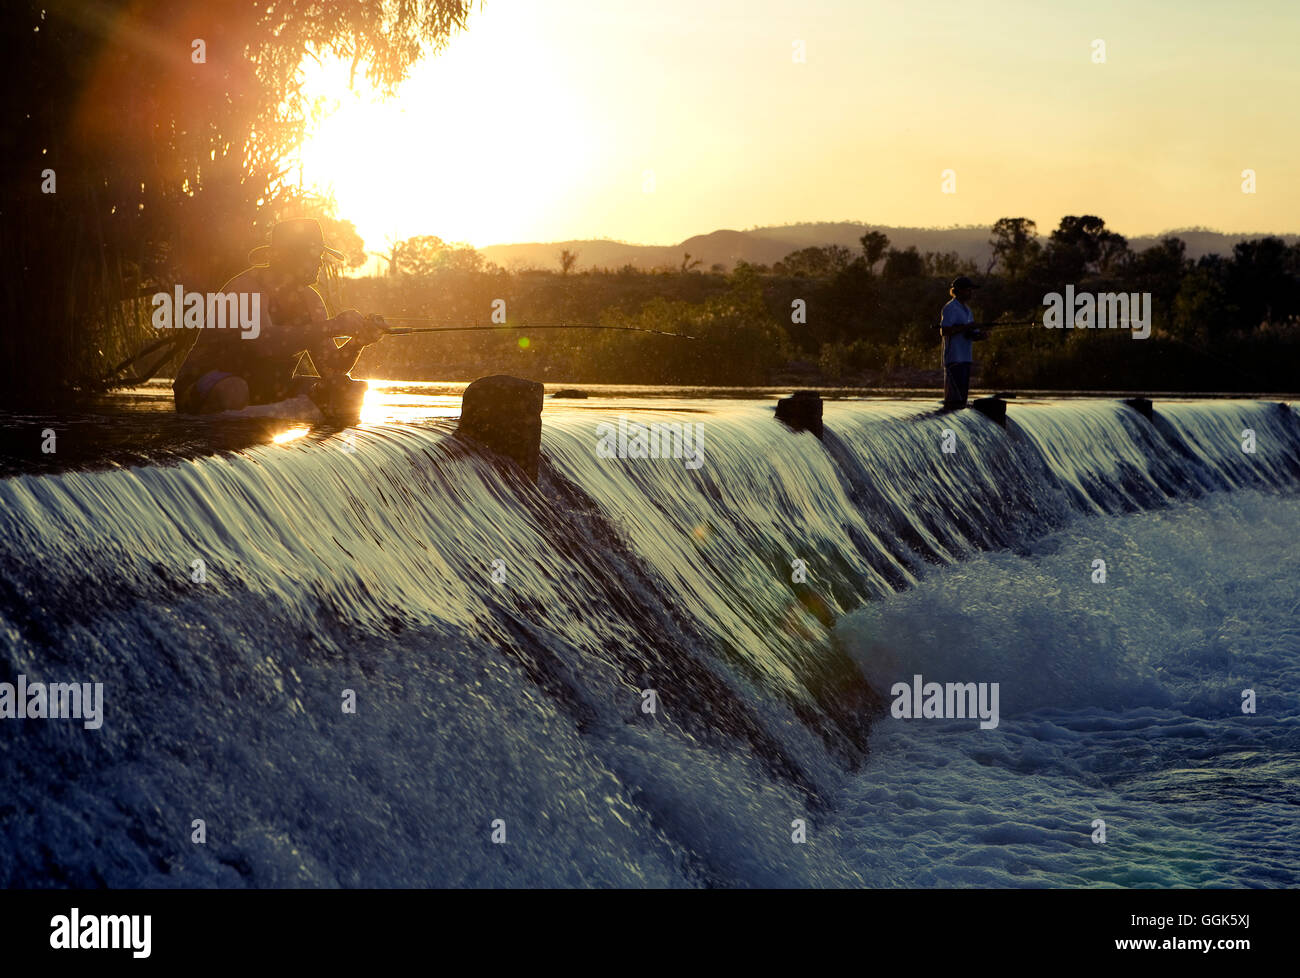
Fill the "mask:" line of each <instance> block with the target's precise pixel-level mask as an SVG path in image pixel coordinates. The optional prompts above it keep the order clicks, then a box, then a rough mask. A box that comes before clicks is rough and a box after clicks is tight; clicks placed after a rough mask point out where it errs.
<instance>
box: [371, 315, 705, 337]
mask: <svg viewBox="0 0 1300 978" xmlns="http://www.w3.org/2000/svg"><path fill="white" fill-rule="evenodd" d="M373 321H374V323H375V324H376V325H378V326H380V327H381V328H382V329H383V330H384V332H385V333H386V334H388V335H389V336H408V335H410V334H411V333H472V332H478V331H480V330H496V329H612V330H621V331H624V332H629V333H654V334H655V335H656V336H672V337H674V338H675V339H679V340H697V339H699V337H698V336H691V335H690V334H689V333H668V332H665V331H664V330H662V329H647V328H646V327H644V326H605V325H602V324H600V323H518V324H510V323H493V324H491V325H481V324H477V323H475V324H471V325H463V324H460V323H450V324H448V325H445V326H389V325H388V320H387V318H386V317H379V316H376V317H375V318H374V320H373ZM392 321H393V322H395V323H436V322H440V320H436V319H422V318H420V317H418V316H394V317H393V320H392Z"/></svg>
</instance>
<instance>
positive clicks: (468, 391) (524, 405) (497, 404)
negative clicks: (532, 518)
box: [456, 374, 545, 482]
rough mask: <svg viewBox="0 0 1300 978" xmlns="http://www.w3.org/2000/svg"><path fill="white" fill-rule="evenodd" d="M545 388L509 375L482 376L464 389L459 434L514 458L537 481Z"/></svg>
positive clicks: (529, 476) (534, 382) (531, 381)
mask: <svg viewBox="0 0 1300 978" xmlns="http://www.w3.org/2000/svg"><path fill="white" fill-rule="evenodd" d="M544 393H545V388H544V387H543V386H542V385H541V384H539V383H537V382H536V381H533V380H522V379H521V378H519V377H510V376H507V375H506V374H494V375H493V376H491V377H480V378H479V379H478V380H476V381H474V383H472V384H470V385H469V386H468V387H466V388H465V393H464V395H462V397H461V402H460V426H459V427H458V428H457V429H456V433H457V434H458V435H461V436H463V437H465V438H470V439H472V440H474V441H476V442H478V443H479V444H480V445H483V446H485V447H487V448H490V449H492V450H493V451H494V452H497V453H499V454H501V455H504V456H506V457H507V458H510V459H513V460H514V461H515V462H517V463H518V464H519V467H520V468H522V469H523V470H524V472H526V473H527V475H528V478H529V479H530V480H531V481H533V482H536V481H537V466H538V462H539V459H540V457H541V448H542V399H543V394H544Z"/></svg>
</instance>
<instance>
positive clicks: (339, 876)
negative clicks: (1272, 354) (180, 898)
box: [0, 399, 1300, 886]
mask: <svg viewBox="0 0 1300 978" xmlns="http://www.w3.org/2000/svg"><path fill="white" fill-rule="evenodd" d="M620 413H623V414H626V415H627V416H628V417H629V418H632V419H634V420H636V421H639V422H651V421H673V422H677V423H694V424H698V425H700V428H699V429H698V430H699V431H700V438H701V440H700V443H699V447H700V450H701V453H702V459H703V464H702V465H700V466H699V467H698V468H692V467H690V466H687V465H686V464H684V462H683V460H682V459H680V458H678V459H672V458H659V459H637V458H625V459H619V458H602V457H599V455H598V453H597V451H596V446H597V444H598V442H599V437H600V436H599V433H598V430H597V426H598V425H600V424H601V423H602V422H604V423H608V422H610V421H611V420H613V419H615V418H616V417H617V416H618V415H619V414H620ZM544 417H545V427H544V431H543V449H542V452H543V458H544V462H543V470H542V475H541V479H540V482H539V485H538V486H536V487H534V486H531V485H529V484H527V483H526V482H524V481H523V480H522V479H519V478H518V477H516V476H515V475H514V474H512V473H510V472H508V471H506V470H503V469H501V468H499V467H497V466H496V465H495V464H493V463H492V462H491V461H489V460H487V459H485V458H483V457H480V456H479V455H477V454H475V453H474V452H473V451H471V450H469V449H467V448H466V447H465V446H464V445H462V444H461V443H460V442H459V441H458V440H456V439H454V438H452V437H450V428H448V427H446V426H443V425H438V424H424V425H414V424H396V425H384V426H374V427H362V428H361V429H359V430H357V431H355V433H354V435H353V437H352V438H351V439H348V440H345V439H344V438H343V437H342V436H341V435H338V434H335V435H331V436H325V437H319V436H314V435H313V436H307V437H303V438H299V439H297V440H295V441H289V442H286V443H284V444H278V445H263V446H260V447H256V448H252V449H248V450H244V451H239V452H231V453H226V454H221V455H215V456H206V457H197V458H190V459H187V460H181V461H174V462H169V463H168V464H156V465H145V466H136V467H131V468H116V469H112V470H107V471H65V472H62V473H58V474H47V475H39V476H37V475H22V476H15V477H12V478H8V479H5V480H3V481H0V567H3V580H0V643H2V646H3V656H2V657H0V682H7V683H15V682H16V677H18V676H19V675H20V674H21V675H23V676H25V677H26V681H27V682H38V681H39V682H47V683H53V682H64V681H68V682H74V681H75V682H84V683H103V691H104V692H103V697H104V716H103V724H102V726H101V727H99V728H98V729H94V730H88V729H85V728H84V727H83V725H82V724H81V723H80V722H75V721H72V720H35V719H32V720H26V721H21V722H19V721H6V722H0V763H3V768H4V772H5V773H4V783H5V790H4V795H3V800H0V840H2V841H3V845H2V846H0V885H7V886H38V885H74V886H87V885H88V886H95V885H110V886H130V885H145V886H176V885H179V886H205V885H215V886H240V885H252V886H280V885H309V886H332V885H343V886H426V885H452V886H459V885H701V884H705V885H860V884H863V883H866V884H889V883H895V882H910V881H911V879H910V878H909V877H908V876H907V873H908V872H909V871H910V870H908V869H907V867H906V866H905V865H904V862H905V861H904V862H899V861H892V862H891V861H890V859H889V858H887V857H886V855H885V854H884V853H883V852H872V851H869V849H870V846H868V845H866V843H865V841H864V840H867V839H874V840H875V841H877V842H879V843H880V845H882V846H885V845H887V844H894V843H897V840H892V842H891V840H890V839H889V838H888V836H889V833H888V832H887V831H884V830H880V831H877V832H876V833H875V835H873V834H872V833H864V832H863V831H862V830H861V827H860V826H859V825H858V824H857V820H858V819H866V820H867V821H871V820H872V819H873V818H874V816H872V815H871V814H870V807H871V798H872V797H873V796H872V794H871V791H872V790H873V789H872V787H871V786H872V785H873V783H877V782H873V778H875V777H876V775H877V770H878V768H879V766H880V764H881V763H882V762H883V761H882V756H881V752H882V748H881V746H880V744H879V743H877V739H878V735H877V731H878V730H879V729H880V728H881V725H882V723H884V724H886V725H887V724H888V721H887V720H882V719H881V718H882V717H885V716H887V714H886V712H885V711H886V710H887V707H888V688H887V687H888V683H887V682H883V680H884V679H885V678H888V677H886V676H885V675H884V673H885V672H888V668H893V666H894V665H898V666H900V667H902V666H906V667H907V668H911V666H913V665H916V664H918V663H920V662H922V661H923V660H925V656H926V655H930V656H931V658H930V660H928V661H931V662H935V663H940V662H944V661H948V660H944V659H943V657H942V656H940V655H939V653H938V652H936V651H935V649H942V648H944V647H945V646H944V643H943V642H942V641H938V640H935V639H934V638H933V636H931V637H929V638H927V637H926V635H925V634H923V633H925V631H926V628H927V627H929V628H930V629H931V630H933V629H934V628H935V627H936V626H937V624H938V623H939V622H940V621H941V620H942V621H948V622H950V623H951V622H953V621H957V620H958V619H959V618H960V615H961V614H962V613H968V612H969V611H970V609H969V608H966V606H965V605H963V604H962V601H961V600H960V599H959V598H958V597H954V596H950V597H949V600H948V601H947V603H944V602H943V601H942V600H940V599H939V598H935V599H934V600H935V601H936V602H937V604H935V605H931V606H927V607H926V608H923V607H922V606H921V605H919V604H917V603H916V602H918V601H919V600H920V599H919V598H918V597H917V596H918V595H921V594H930V593H931V592H930V591H927V589H931V588H935V587H939V588H941V587H942V581H943V580H944V578H943V575H944V574H946V573H953V572H959V571H961V570H962V569H964V568H965V567H967V566H975V565H976V564H978V563H979V561H981V560H989V559H993V558H992V557H990V556H988V552H990V551H991V552H993V556H994V557H996V556H998V555H1000V556H1001V558H1003V559H1005V560H1023V559H1029V558H1031V557H1032V555H1033V553H1034V551H1033V549H1032V548H1033V547H1035V546H1038V545H1040V541H1042V540H1058V541H1059V540H1060V539H1068V536H1069V532H1070V528H1072V527H1088V526H1092V525H1093V524H1094V523H1095V522H1097V521H1100V525H1103V526H1107V527H1112V526H1115V525H1118V524H1120V523H1122V522H1123V520H1122V519H1120V518H1119V514H1124V513H1132V512H1136V511H1139V510H1150V509H1157V508H1163V507H1166V506H1167V505H1168V504H1170V503H1174V502H1178V501H1187V500H1198V499H1202V498H1205V497H1207V494H1212V495H1211V496H1210V497H1209V498H1213V499H1219V498H1221V497H1220V494H1221V493H1223V494H1226V493H1227V491H1229V490H1239V491H1243V492H1242V493H1241V498H1242V499H1245V498H1247V496H1249V497H1251V498H1253V497H1254V496H1255V495H1259V494H1263V497H1261V498H1275V501H1276V502H1277V504H1278V505H1282V504H1283V503H1290V502H1291V500H1290V499H1289V498H1288V496H1289V494H1294V493H1295V491H1296V489H1297V487H1300V457H1298V455H1300V453H1298V449H1300V423H1298V422H1297V419H1296V416H1295V414H1294V413H1293V412H1292V411H1291V410H1289V409H1287V408H1285V407H1282V406H1279V405H1277V404H1272V403H1262V402H1213V403H1186V404H1182V403H1174V404H1160V405H1158V413H1157V415H1156V419H1155V421H1154V422H1149V421H1147V420H1146V419H1145V418H1143V417H1141V416H1140V415H1138V414H1137V413H1136V412H1134V411H1132V410H1130V409H1128V408H1126V407H1124V406H1123V405H1121V404H1119V403H1117V402H1075V401H1063V402H1054V403H1024V404H1019V403H1018V404H1015V405H1013V407H1012V410H1011V415H1010V421H1009V424H1008V427H1007V429H1006V430H1002V429H1000V428H998V427H997V426H995V425H994V424H992V423H991V422H989V421H988V420H987V419H985V418H983V417H981V416H979V415H977V414H975V413H974V412H969V411H968V412H961V413H958V414H951V415H934V414H932V413H927V412H923V411H922V410H920V409H919V408H918V407H917V406H916V405H915V404H907V403H897V402H895V403H884V402H870V401H852V402H847V401H846V402H832V403H828V404H827V406H826V414H825V421H826V429H827V432H826V438H825V441H824V442H819V441H818V440H817V439H815V438H813V437H812V436H811V435H808V434H799V435H796V434H793V433H791V432H790V431H788V430H787V429H785V428H784V427H783V426H782V425H780V424H779V423H777V422H776V421H774V420H773V418H772V410H771V407H770V405H769V404H760V403H756V402H746V401H699V400H692V401H659V402H654V401H643V402H628V403H626V404H618V405H615V406H611V405H610V404H608V403H602V402H601V400H599V399H595V400H592V401H590V402H586V403H584V404H583V405H581V406H574V407H568V406H559V405H555V404H553V403H550V404H548V407H547V411H546V414H545V415H544ZM1245 429H1250V430H1251V431H1252V432H1253V433H1254V439H1255V445H1254V448H1255V451H1254V452H1247V451H1243V447H1242V444H1243V431H1244V430H1245ZM945 447H947V448H950V449H952V450H951V451H945ZM1236 496H1237V494H1236V493H1234V494H1233V495H1232V496H1231V497H1229V498H1236ZM1178 504H1179V505H1185V503H1184V502H1178ZM1175 509H1176V507H1175ZM1291 512H1294V510H1292V511H1291ZM1138 518H1145V517H1138ZM1007 551H1010V553H1008V552H1007ZM981 553H984V554H985V556H983V557H981V556H978V555H979V554H981ZM1017 555H1019V556H1017ZM1080 559H1081V558H1080ZM800 566H802V567H804V568H806V583H804V582H801V581H800V580H799V578H800V576H801V575H800V574H799V573H798V569H799V567H800ZM944 567H947V568H948V570H944V569H943V568H944ZM1013 576H1014V575H1013ZM936 582H938V583H936ZM1040 583H1041V582H1040ZM900 591H902V592H904V593H902V594H898V593H897V592H900ZM1048 606H1049V607H1050V606H1051V605H1050V602H1049V604H1048ZM987 607H989V608H991V609H993V610H992V611H990V613H991V614H996V609H994V608H993V603H992V602H989V603H988V605H987ZM895 608H897V609H905V611H900V612H899V615H898V616H897V617H890V616H891V614H892V611H891V609H895ZM855 609H859V610H857V612H856V613H855V614H850V613H851V612H855ZM1121 610H1122V611H1123V613H1124V614H1128V615H1140V614H1141V607H1140V606H1123V607H1122V608H1121ZM927 611H928V612H930V613H932V614H933V620H931V621H930V622H929V623H928V626H927V622H926V614H927ZM1076 612H1077V609H1074V611H1071V612H1070V614H1075V613H1076ZM873 615H874V616H877V617H876V618H872V617H871V616H873ZM864 616H865V617H864ZM881 616H883V617H881ZM945 616H946V618H945ZM835 620H838V622H839V624H838V625H835V624H834V622H835ZM1066 620H1069V621H1072V622H1074V625H1075V626H1080V622H1079V621H1075V620H1074V618H1071V617H1069V615H1067V616H1066ZM1082 621H1084V622H1086V621H1087V617H1086V615H1085V616H1083V619H1082ZM1041 624H1043V627H1046V625H1045V623H1041ZM1120 624H1121V628H1122V627H1123V626H1124V625H1125V624H1127V623H1123V622H1121V623H1120ZM909 630H910V631H909ZM878 633H879V634H878ZM880 634H884V635H887V638H888V640H887V641H884V640H882V639H880V638H879V635H880ZM1035 634H1036V636H1037V639H1038V640H1039V641H1042V642H1046V643H1047V644H1046V645H1044V646H1043V647H1042V648H1041V649H1040V654H1041V655H1042V656H1043V657H1045V658H1046V659H1049V660H1050V659H1051V657H1052V656H1053V655H1055V654H1056V653H1057V652H1058V651H1061V650H1060V649H1056V648H1054V647H1052V645H1051V639H1050V633H1046V632H1043V633H1035ZM909 635H911V636H912V637H910V638H909ZM1044 635H1047V636H1048V637H1047V638H1044V637H1043V636H1044ZM1292 635H1294V633H1292ZM1117 641H1120V640H1117ZM1121 644H1122V642H1121ZM873 649H875V650H876V652H873V651H872V650H873ZM882 649H887V653H888V654H887V655H886V656H885V657H884V658H882V657H881V656H882V655H884V653H880V654H879V655H878V654H876V653H877V652H880V650H882ZM989 649H991V646H990V647H989ZM989 649H986V650H985V651H986V653H987V655H986V656H985V659H984V660H983V661H984V666H983V667H981V668H985V671H990V670H992V671H996V670H995V669H993V667H992V666H991V665H990V658H989V657H990V656H992V652H991V651H989ZM927 650H929V651H928V652H927ZM1062 661H1063V662H1068V663H1073V664H1077V663H1078V661H1079V660H1078V658H1077V657H1075V658H1067V659H1064V660H1062ZM882 662H887V663H890V664H892V665H890V666H889V667H888V668H886V667H885V666H883V665H882ZM1024 665H1025V664H1024V663H1023V662H1020V666H1021V667H1023V666H1024ZM1122 665H1123V669H1121V670H1120V673H1121V674H1122V677H1129V675H1130V672H1126V671H1124V670H1130V671H1131V672H1132V675H1133V676H1138V677H1139V678H1137V679H1135V680H1134V681H1135V682H1138V683H1139V687H1140V688H1142V689H1146V690H1147V692H1146V693H1140V694H1135V696H1132V697H1129V698H1127V699H1126V698H1125V697H1124V696H1122V695H1118V694H1115V695H1114V696H1111V698H1110V699H1107V698H1106V697H1105V696H1102V698H1101V699H1102V701H1101V702H1100V703H1094V704H1093V705H1094V706H1097V707H1098V708H1105V709H1112V708H1113V709H1118V710H1120V711H1123V710H1127V709H1148V710H1149V709H1156V708H1166V707H1168V706H1169V705H1170V702H1171V701H1170V700H1169V698H1168V695H1164V698H1163V699H1162V698H1161V695H1158V694H1157V693H1151V692H1150V690H1151V689H1152V688H1154V687H1153V686H1152V683H1153V682H1155V681H1154V680H1152V679H1151V677H1150V675H1148V674H1147V673H1143V672H1142V668H1140V667H1139V665H1135V664H1133V663H1130V662H1128V660H1125V662H1124V663H1123V664H1122ZM1147 666H1148V667H1149V664H1147ZM936 667H937V666H936ZM1062 668H1065V666H1062ZM1116 668H1119V664H1118V659H1117V660H1116ZM1148 672H1149V669H1148ZM1139 674H1141V675H1139ZM954 678H965V677H960V676H958V677H954ZM1124 681H1127V678H1125V680H1124ZM1115 682H1119V680H1115ZM882 683H883V687H882ZM1143 683H1145V684H1146V685H1145V686H1143V685H1142V684H1143ZM1066 685H1067V686H1068V683H1067V684H1066ZM1101 685H1102V684H1100V680H1098V684H1097V685H1094V686H1089V687H1087V688H1088V689H1091V690H1096V689H1100V688H1101ZM1156 685H1157V686H1158V685H1159V684H1158V682H1157V683H1156ZM1061 688H1062V687H1061V686H1060V684H1057V685H1056V686H1053V685H1052V684H1051V683H1050V682H1046V681H1044V683H1043V684H1042V690H1040V691H1039V693H1037V694H1035V695H1034V696H1028V697H1024V698H1022V699H1021V700H1020V701H1017V700H1016V699H1015V697H1014V696H1012V697H1011V699H1010V700H1009V703H1008V709H1009V710H1010V711H1011V713H1013V714H1015V713H1017V711H1018V712H1019V713H1032V711H1034V710H1040V709H1048V708H1054V707H1055V708H1062V707H1067V706H1070V705H1071V704H1070V703H1068V702H1066V701H1064V700H1062V699H1061V695H1058V694H1060V689H1061ZM1071 688H1073V687H1071ZM1126 688H1127V687H1126ZM650 690H653V691H654V693H653V697H649V696H648V694H647V691H650ZM1043 690H1045V691H1043ZM345 691H351V692H350V694H349V693H348V692H345ZM1112 692H1113V690H1112ZM349 695H351V696H353V697H354V698H355V704H356V709H355V713H352V712H345V711H344V709H343V704H344V703H345V702H346V700H347V698H348V696H349ZM1062 695H1063V694H1062ZM1107 695H1110V694H1107ZM1162 695H1163V694H1162ZM1169 695H1172V694H1169ZM651 702H653V705H654V707H655V709H654V712H646V710H647V708H648V704H650V703H651ZM1292 705H1293V706H1294V705H1295V704H1292ZM1294 715H1295V711H1294V710H1293V712H1292V715H1291V716H1292V720H1294ZM1011 722H1012V723H1018V722H1021V721H1020V720H1018V719H1013V720H1012V721H1011ZM873 723H874V726H873ZM889 736H895V734H894V733H892V732H891V733H890V735H889ZM869 747H870V749H871V751H872V753H871V754H870V755H869V753H868V748H869ZM905 770H906V765H905V763H903V764H901V765H899V764H896V766H895V767H893V768H890V769H889V771H888V772H887V775H886V776H885V777H883V779H882V781H881V782H879V784H884V785H886V787H878V788H877V789H876V790H879V791H884V792H888V791H889V790H890V789H889V788H888V785H889V784H891V783H892V782H891V780H890V779H892V778H895V777H898V778H903V777H905ZM936 783H937V782H936ZM936 790H938V789H936ZM897 803H898V800H897V798H896V797H895V796H894V795H892V794H891V795H890V798H889V799H888V804H890V805H894V804H897ZM197 819H202V820H203V823H204V827H205V831H206V834H207V837H206V842H205V843H204V844H195V843H194V842H193V841H192V838H193V833H194V831H195V829H194V827H193V826H194V822H195V820H197ZM799 819H802V820H804V821H805V822H806V824H807V831H808V834H809V842H808V843H807V844H802V845H800V844H792V842H791V826H792V823H793V822H795V820H799ZM497 820H500V821H497ZM494 826H496V827H497V828H498V831H499V832H500V831H503V832H504V833H505V838H506V842H505V844H504V845H496V844H493V842H492V833H493V827H494ZM876 828H877V829H879V826H878V825H877V826H876ZM962 879H963V878H962V877H961V876H960V875H954V876H953V877H952V881H954V882H961V881H962ZM981 879H984V877H981ZM1293 879H1294V874H1293ZM938 881H939V882H943V881H944V879H943V878H942V876H941V877H939V878H938ZM1004 881H1005V880H1004ZM1011 881H1012V882H1014V879H1013V880H1011ZM1049 881H1050V880H1049ZM1040 882H1041V880H1040Z"/></svg>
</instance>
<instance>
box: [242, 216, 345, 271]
mask: <svg viewBox="0 0 1300 978" xmlns="http://www.w3.org/2000/svg"><path fill="white" fill-rule="evenodd" d="M272 249H274V250H276V251H315V252H317V253H319V254H322V255H328V256H329V257H330V258H334V259H336V260H338V261H343V260H344V258H345V257H346V256H345V255H344V254H343V252H341V251H339V250H338V249H337V248H331V247H329V245H327V244H325V235H324V233H323V232H322V231H321V229H320V221H317V220H315V219H313V218H310V217H300V218H295V219H294V220H292V221H281V222H280V223H279V224H277V225H276V226H275V227H273V228H271V243H270V244H269V245H258V246H257V247H256V248H254V249H253V250H252V251H250V252H249V253H248V260H249V261H250V262H252V263H253V264H254V265H257V264H260V263H262V262H265V261H266V260H267V258H268V257H269V256H270V254H271V251H272Z"/></svg>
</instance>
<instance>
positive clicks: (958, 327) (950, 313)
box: [939, 305, 974, 336]
mask: <svg viewBox="0 0 1300 978" xmlns="http://www.w3.org/2000/svg"><path fill="white" fill-rule="evenodd" d="M956 315H959V313H958V311H957V310H956V309H954V308H952V306H951V305H947V306H944V307H943V315H942V317H941V318H940V320H939V332H940V333H941V334H942V335H944V336H959V335H961V334H962V333H965V332H967V331H969V330H971V329H973V328H974V327H973V326H972V325H971V324H970V323H954V322H950V320H951V319H952V318H953V317H954V316H956Z"/></svg>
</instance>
